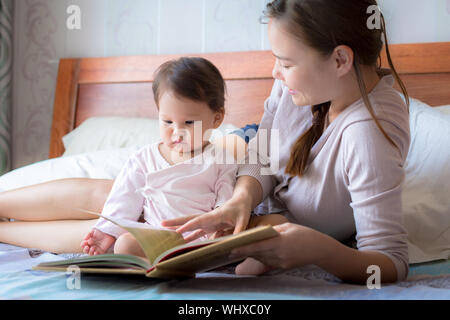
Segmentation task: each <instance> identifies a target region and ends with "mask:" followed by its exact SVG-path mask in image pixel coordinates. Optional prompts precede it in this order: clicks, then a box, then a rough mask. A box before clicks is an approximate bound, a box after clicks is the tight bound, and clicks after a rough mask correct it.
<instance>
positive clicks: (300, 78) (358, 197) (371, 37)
mask: <svg viewBox="0 0 450 320" xmlns="http://www.w3.org/2000/svg"><path fill="white" fill-rule="evenodd" d="M371 5H376V3H375V1H361V0H353V1H350V0H340V1H337V0H329V1H327V0H321V1H318V0H315V1H309V0H292V1H289V0H276V1H273V2H272V3H270V4H269V5H268V11H267V16H268V18H269V26H268V32H269V41H270V44H271V47H272V51H273V54H274V55H275V57H276V58H277V59H276V65H275V67H274V69H273V76H274V78H275V79H276V82H275V85H274V88H273V90H272V94H271V96H270V98H269V99H268V100H267V101H266V104H265V113H264V116H263V119H262V121H261V125H260V129H259V131H258V135H259V132H260V131H261V129H266V130H271V131H269V132H275V131H276V132H277V133H278V134H279V139H278V140H279V141H280V142H279V154H280V156H279V168H280V169H279V170H277V171H276V172H274V175H273V176H267V175H265V176H264V175H261V174H260V169H261V167H262V166H261V165H259V166H258V165H244V166H242V167H241V169H240V170H239V173H238V177H239V178H238V181H237V184H236V187H235V189H234V194H233V198H232V199H231V200H230V201H229V202H228V203H226V204H225V205H223V206H222V207H220V208H218V209H216V210H214V211H212V212H210V213H207V214H204V215H201V216H198V217H195V216H194V217H192V216H191V217H188V218H180V219H176V220H171V221H166V222H164V225H166V226H179V225H181V224H183V223H185V224H184V225H183V226H181V227H179V228H178V229H177V231H179V232H185V231H192V230H196V229H198V230H197V231H196V233H195V234H196V235H202V234H204V233H209V232H213V231H216V230H223V229H226V228H230V227H231V228H234V232H235V233H236V232H240V231H241V230H243V229H245V227H246V225H247V222H248V220H249V217H250V212H251V211H252V209H254V208H255V207H256V206H257V205H258V204H259V203H260V202H261V201H262V200H263V199H265V198H266V197H267V196H269V197H268V198H266V199H267V201H266V202H265V203H263V204H262V205H260V206H259V207H258V211H263V212H265V213H271V212H277V211H281V210H285V217H287V218H288V219H289V221H290V223H285V224H282V225H279V226H276V227H275V228H276V229H277V230H278V231H279V233H280V236H279V237H276V238H273V239H270V240H266V241H263V242H259V243H256V244H253V245H249V246H246V247H243V248H239V249H237V250H235V251H234V252H233V254H234V255H236V256H242V257H252V258H248V259H247V260H245V261H244V262H243V263H241V264H240V265H238V267H237V268H236V273H238V274H260V273H263V272H265V271H266V270H268V269H270V268H291V267H296V266H301V265H305V264H316V265H318V266H320V267H321V268H323V269H324V270H326V271H328V272H330V273H332V274H334V275H336V276H337V277H339V278H341V279H342V280H344V281H348V282H357V283H365V282H366V281H367V278H368V276H369V275H368V273H367V270H368V267H369V266H371V265H375V266H378V267H379V268H380V271H381V281H382V282H393V281H398V280H402V279H404V278H405V277H406V276H407V272H408V251H407V243H406V231H405V229H404V227H403V224H402V212H401V184H402V182H403V179H404V170H403V163H404V161H405V159H406V155H407V151H408V148H409V140H410V136H409V122H408V107H407V106H406V105H405V104H404V102H403V100H402V99H401V98H400V97H399V95H398V94H397V93H396V92H395V90H394V89H393V88H392V82H393V81H392V80H393V79H392V77H391V76H388V77H386V76H385V77H381V76H380V71H381V70H378V69H377V67H376V65H377V59H378V57H379V54H380V51H381V48H382V41H381V35H382V33H383V34H384V39H385V41H386V44H387V39H386V32H385V26H384V19H382V21H381V22H382V24H381V25H382V28H383V30H377V29H375V30H371V29H369V28H368V27H367V19H368V17H369V15H367V14H366V12H367V9H368V7H369V6H371ZM381 18H382V16H381ZM386 50H387V54H388V57H389V52H388V49H387V46H386ZM389 62H390V58H389ZM390 65H391V69H392V72H393V74H394V76H395V77H396V78H397V81H398V82H399V84H400V86H401V87H402V88H403V92H404V93H405V96H406V97H407V94H406V90H405V89H404V86H403V84H402V83H401V81H400V79H399V78H398V75H397V74H396V72H395V69H394V67H393V66H392V63H391V62H390ZM309 106H312V107H309ZM269 138H270V137H269ZM253 141H255V143H254V144H253V146H256V145H257V143H256V140H253ZM269 141H270V140H269ZM270 142H271V143H277V142H274V141H270ZM251 149H252V144H251V143H250V146H249V150H251ZM271 160H272V161H274V160H276V159H274V156H273V155H272V156H271ZM266 204H268V205H266ZM354 233H356V241H357V248H358V249H353V248H350V247H347V246H345V245H343V244H342V243H341V241H345V240H346V239H348V238H350V237H351V236H352V235H353V234H354ZM192 237H194V235H193V236H192Z"/></svg>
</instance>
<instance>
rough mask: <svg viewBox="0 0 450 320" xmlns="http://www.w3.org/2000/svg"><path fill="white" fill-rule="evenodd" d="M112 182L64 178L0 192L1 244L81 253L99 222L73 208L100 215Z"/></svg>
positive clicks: (56, 251) (55, 251)
mask: <svg viewBox="0 0 450 320" xmlns="http://www.w3.org/2000/svg"><path fill="white" fill-rule="evenodd" d="M112 184H113V180H103V179H83V178H73V179H61V180H54V181H50V182H46V183H42V184H37V185H32V186H28V187H23V188H19V189H15V190H11V191H6V192H2V193H0V217H6V218H11V219H14V220H20V221H14V222H1V223H0V242H3V243H8V244H13V245H16V246H21V247H26V248H35V249H41V250H45V251H50V252H54V253H67V252H73V253H78V252H80V253H81V252H82V249H81V246H80V243H81V241H82V240H83V238H84V237H85V236H86V234H88V233H89V231H90V230H91V228H92V227H93V225H94V224H95V223H96V221H97V219H95V218H94V219H93V215H90V214H87V213H84V212H80V211H77V210H74V209H71V208H81V209H85V210H89V211H94V212H101V210H102V208H103V206H104V204H105V201H106V198H107V197H108V194H109V192H110V191H111V188H112Z"/></svg>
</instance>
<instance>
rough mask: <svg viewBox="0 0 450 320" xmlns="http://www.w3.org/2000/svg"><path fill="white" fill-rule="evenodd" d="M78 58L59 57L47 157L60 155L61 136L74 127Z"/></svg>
mask: <svg viewBox="0 0 450 320" xmlns="http://www.w3.org/2000/svg"><path fill="white" fill-rule="evenodd" d="M79 72H80V59H61V61H60V63H59V68H58V79H59V81H58V82H57V84H56V91H55V101H54V109H53V122H52V131H51V136H50V150H49V158H56V157H59V156H61V154H62V153H63V152H64V145H63V143H62V141H61V137H63V136H64V135H66V134H68V133H69V132H70V131H72V130H73V129H74V128H75V110H76V102H77V95H78V77H79ZM61 80H63V81H61Z"/></svg>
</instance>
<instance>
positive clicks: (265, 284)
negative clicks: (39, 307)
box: [0, 244, 450, 300]
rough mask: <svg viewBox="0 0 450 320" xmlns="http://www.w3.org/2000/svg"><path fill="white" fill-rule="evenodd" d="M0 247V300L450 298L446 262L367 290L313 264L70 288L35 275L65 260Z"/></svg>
mask: <svg viewBox="0 0 450 320" xmlns="http://www.w3.org/2000/svg"><path fill="white" fill-rule="evenodd" d="M69 256H70V255H55V254H52V253H48V252H36V251H33V250H28V249H26V248H20V247H16V246H11V245H6V244H0V299H38V300H48V299H58V300H78V299H98V300H104V299H106V300H129V299H133V300H142V299H146V300H160V299H163V300H196V299H201V300H211V299H213V300H215V299H223V300H236V299H237V300H280V299H282V300H310V299H335V300H339V299H356V300H366V299H386V300H387V299H389V300H392V299H407V300H408V299H419V300H428V299H433V300H449V299H450V260H445V261H444V260H441V261H435V262H430V263H423V264H417V265H412V266H411V267H410V273H409V276H408V279H407V280H406V281H403V282H398V283H396V284H389V285H387V284H386V285H383V284H382V285H381V288H380V289H372V290H369V289H368V288H367V287H366V286H364V285H352V284H345V283H342V282H341V281H340V280H339V279H337V278H336V277H334V276H333V275H331V274H328V273H326V272H324V271H323V270H321V269H320V268H318V267H315V266H304V267H302V268H297V269H292V270H289V271H282V272H281V271H274V272H271V273H269V274H267V275H263V276H259V277H248V276H245V277H243V276H236V275H234V274H233V268H232V267H224V268H221V269H218V270H215V271H213V272H205V273H201V274H198V275H197V278H195V279H187V280H155V279H147V278H145V277H142V276H127V277H118V276H111V275H82V276H81V281H80V289H69V288H70V287H69V286H68V285H67V282H68V280H69V282H70V283H71V281H70V279H69V276H68V275H65V274H64V273H58V272H44V271H34V270H31V267H32V266H34V265H36V264H38V263H40V262H44V261H52V260H58V259H63V258H68V257H69Z"/></svg>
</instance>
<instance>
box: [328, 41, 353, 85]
mask: <svg viewBox="0 0 450 320" xmlns="http://www.w3.org/2000/svg"><path fill="white" fill-rule="evenodd" d="M353 59H354V54H353V50H352V49H351V48H350V47H348V46H346V45H340V46H337V47H336V48H334V51H333V60H334V62H335V66H336V76H337V77H338V78H340V77H343V76H345V75H347V74H348V73H349V72H350V71H351V70H352V68H353Z"/></svg>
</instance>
